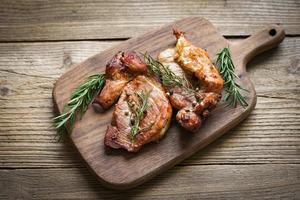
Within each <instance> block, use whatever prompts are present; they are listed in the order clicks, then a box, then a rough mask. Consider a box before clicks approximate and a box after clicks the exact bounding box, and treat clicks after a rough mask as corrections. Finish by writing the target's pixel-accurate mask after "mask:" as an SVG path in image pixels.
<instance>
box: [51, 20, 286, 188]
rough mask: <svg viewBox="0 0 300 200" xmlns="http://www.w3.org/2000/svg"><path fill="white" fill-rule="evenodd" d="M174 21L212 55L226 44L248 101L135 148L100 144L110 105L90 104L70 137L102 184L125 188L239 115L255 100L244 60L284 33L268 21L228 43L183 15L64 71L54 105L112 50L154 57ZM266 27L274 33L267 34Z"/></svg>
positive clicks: (170, 41) (168, 41)
mask: <svg viewBox="0 0 300 200" xmlns="http://www.w3.org/2000/svg"><path fill="white" fill-rule="evenodd" d="M174 27H176V28H178V29H179V30H182V31H184V32H185V33H186V37H188V38H189V39H190V40H191V41H192V43H193V44H194V45H196V46H201V47H202V48H204V49H207V51H208V53H209V54H210V55H211V56H212V55H216V54H217V53H218V52H219V51H220V49H221V48H223V47H227V46H230V48H231V50H232V57H233V62H234V63H235V66H236V74H237V75H238V76H239V77H240V84H241V86H242V87H243V88H245V89H246V90H247V91H249V92H247V93H243V95H244V97H245V99H246V101H247V103H248V104H249V105H248V106H247V107H246V108H245V109H244V108H242V107H241V106H240V107H237V108H233V107H228V106H226V103H225V102H223V103H222V102H221V103H220V104H219V105H218V106H217V108H216V109H215V110H214V111H213V112H212V113H211V116H210V117H209V118H208V119H207V120H206V122H205V123H203V125H202V127H201V129H200V130H199V131H198V132H197V133H196V134H189V133H188V132H187V131H185V130H184V129H181V128H180V127H179V126H178V124H177V123H175V122H172V123H171V126H170V128H169V129H168V132H167V134H166V136H165V137H164V139H162V140H161V141H160V142H159V143H156V144H154V143H151V144H148V145H145V147H143V149H142V150H140V151H139V152H138V153H136V154H134V153H128V152H126V151H122V150H114V149H111V148H106V147H105V145H104V136H105V132H106V129H107V126H108V125H109V124H110V123H111V118H112V110H113V109H111V110H109V111H107V112H104V113H101V114H99V113H97V112H95V110H94V109H93V108H92V106H90V108H89V109H88V110H87V112H86V113H85V115H84V116H83V117H82V118H81V119H80V120H77V121H76V123H75V126H74V129H73V130H72V134H71V140H72V142H73V143H74V145H75V147H76V148H77V150H78V152H79V153H80V155H81V156H82V157H83V159H84V161H85V162H86V163H87V165H88V167H89V168H90V169H91V171H92V172H93V173H94V174H95V175H96V176H97V177H98V178H99V180H100V181H101V182H102V183H103V184H104V185H105V186H107V187H111V188H114V189H121V190H125V189H129V188H133V187H135V186H137V185H140V184H141V183H143V182H145V181H147V180H149V179H150V178H152V177H154V176H156V175H157V174H159V173H161V172H163V171H166V170H167V169H169V168H171V167H172V166H174V165H175V164H177V163H179V162H180V161H182V160H184V159H185V158H187V157H188V156H190V155H192V154H193V153H195V152H196V151H198V150H199V149H201V148H203V147H205V146H206V145H208V144H209V143H211V142H212V141H214V140H216V139H217V138H219V137H220V136H221V135H223V134H224V133H226V132H227V131H228V130H230V129H231V128H233V127H234V126H236V125H237V124H238V123H239V122H241V121H242V120H244V119H245V118H246V117H247V116H248V115H249V114H250V112H251V110H252V109H253V108H254V107H255V104H256V92H255V89H254V87H253V85H252V83H251V81H250V78H249V76H248V74H247V72H246V68H245V65H246V64H247V63H248V61H249V60H251V58H253V57H254V56H255V55H257V54H259V53H260V52H263V51H266V50H268V49H270V48H272V47H274V46H276V45H278V44H279V43H280V42H281V41H282V40H283V39H284V37H285V33H284V30H283V28H282V27H281V26H278V25H271V26H269V27H266V28H265V29H263V30H261V31H259V32H257V33H255V34H254V35H252V36H250V37H249V38H247V39H245V40H242V41H241V42H239V43H235V44H230V43H228V42H227V41H226V40H225V38H223V37H222V36H221V35H219V33H218V32H217V30H216V29H215V27H214V26H213V25H212V24H211V23H210V22H209V21H208V20H206V19H204V18H200V17H190V18H184V19H181V20H178V21H175V22H174V23H171V24H169V25H166V26H163V27H161V28H158V29H154V30H152V31H149V32H148V33H146V34H144V35H141V36H139V37H137V38H132V39H130V40H127V41H126V42H123V43H121V44H119V45H117V46H115V47H113V48H110V49H108V50H106V51H103V52H102V53H99V54H97V55H95V56H93V57H91V58H89V59H87V60H85V61H84V62H82V63H80V64H79V65H77V66H76V67H75V68H72V69H71V70H69V71H68V72H66V73H65V74H63V75H62V76H61V77H60V78H59V79H58V81H57V82H56V83H55V87H54V89H53V99H54V103H55V107H56V108H58V111H59V112H60V113H62V110H63V108H64V106H65V104H66V102H67V101H69V97H70V95H71V93H72V91H73V90H74V88H76V87H77V86H78V85H79V84H80V83H82V82H83V81H84V79H86V78H87V77H88V76H89V75H91V74H96V73H99V72H102V71H104V70H105V67H104V66H105V64H106V63H107V62H108V60H109V59H110V58H111V57H112V56H113V55H115V53H116V52H119V51H129V50H134V51H137V52H146V51H147V52H148V53H149V54H152V56H153V57H156V56H157V55H158V53H159V52H161V51H162V50H164V49H167V48H170V47H174V46H175V39H174V36H173V35H172V29H173V28H174ZM270 31H274V33H275V34H274V35H271V34H270Z"/></svg>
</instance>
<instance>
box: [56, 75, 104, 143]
mask: <svg viewBox="0 0 300 200" xmlns="http://www.w3.org/2000/svg"><path fill="white" fill-rule="evenodd" d="M104 83H105V74H96V75H92V76H90V77H88V79H87V81H86V82H84V83H83V84H82V85H80V86H79V87H77V88H76V89H75V91H74V92H73V93H72V94H71V100H70V101H69V102H68V103H67V104H66V105H65V107H64V111H63V113H62V114H61V115H59V116H57V117H55V118H54V119H53V121H54V127H55V128H56V129H57V136H58V137H59V140H61V139H62V138H63V137H64V136H66V135H67V134H68V132H67V129H68V128H69V129H70V133H71V132H72V129H73V127H74V124H75V119H76V114H79V116H82V115H83V114H84V113H85V111H86V110H87V109H88V106H89V104H90V103H91V102H92V100H93V98H94V97H95V96H96V95H97V94H98V93H99V92H100V91H101V90H102V88H103V86H104Z"/></svg>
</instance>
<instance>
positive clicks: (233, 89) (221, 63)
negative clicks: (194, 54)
mask: <svg viewBox="0 0 300 200" xmlns="http://www.w3.org/2000/svg"><path fill="white" fill-rule="evenodd" d="M217 65H218V67H219V71H220V74H221V75H222V77H223V79H224V81H225V83H224V84H225V87H226V92H227V94H226V96H225V100H226V101H227V102H228V104H229V105H231V106H234V107H236V106H237V104H240V105H241V106H242V107H243V108H245V107H247V106H248V103H247V102H246V100H245V98H244V97H243V96H242V95H241V93H240V90H244V91H247V90H245V89H243V88H242V87H241V86H240V85H239V84H238V83H237V82H236V79H239V77H238V76H237V75H236V74H235V72H234V71H235V66H234V64H233V61H232V58H231V53H230V49H229V48H227V47H225V48H223V49H222V50H221V51H220V53H218V58H217Z"/></svg>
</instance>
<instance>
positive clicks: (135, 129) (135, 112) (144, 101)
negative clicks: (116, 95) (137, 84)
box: [127, 91, 154, 140]
mask: <svg viewBox="0 0 300 200" xmlns="http://www.w3.org/2000/svg"><path fill="white" fill-rule="evenodd" d="M134 95H135V96H136V98H137V99H138V101H133V102H132V101H127V102H128V105H129V107H130V109H131V111H132V116H131V120H132V121H131V124H132V126H131V139H132V140H134V139H135V138H136V136H137V135H138V134H140V133H142V132H145V131H147V130H149V129H150V128H151V127H152V126H153V124H154V122H153V123H151V124H150V125H149V126H147V127H145V128H141V127H140V123H141V121H142V119H143V118H144V116H145V114H146V112H147V109H148V108H149V104H148V100H149V96H150V91H148V92H144V91H141V92H136V93H134Z"/></svg>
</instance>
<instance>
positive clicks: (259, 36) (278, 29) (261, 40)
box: [232, 24, 285, 70]
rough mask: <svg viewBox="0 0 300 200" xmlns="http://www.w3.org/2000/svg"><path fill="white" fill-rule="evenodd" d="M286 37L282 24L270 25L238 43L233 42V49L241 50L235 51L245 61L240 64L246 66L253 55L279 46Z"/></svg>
mask: <svg viewBox="0 0 300 200" xmlns="http://www.w3.org/2000/svg"><path fill="white" fill-rule="evenodd" d="M284 37H285V32H284V29H283V27H282V26H281V25H279V24H274V25H270V26H267V27H266V28H264V29H263V30H261V31H259V32H257V33H255V34H253V35H251V36H250V37H248V38H247V39H244V40H243V41H241V42H239V43H237V44H233V46H232V51H239V52H235V55H238V56H239V57H241V58H242V59H239V60H241V61H242V62H243V63H242V65H240V66H243V67H245V66H246V64H247V63H248V62H249V61H250V60H251V59H252V58H253V57H255V56H256V55H258V54H260V53H262V52H264V51H266V50H269V49H271V48H273V47H275V46H277V45H278V44H279V43H280V42H282V40H283V39H284ZM244 70H245V69H244Z"/></svg>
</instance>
